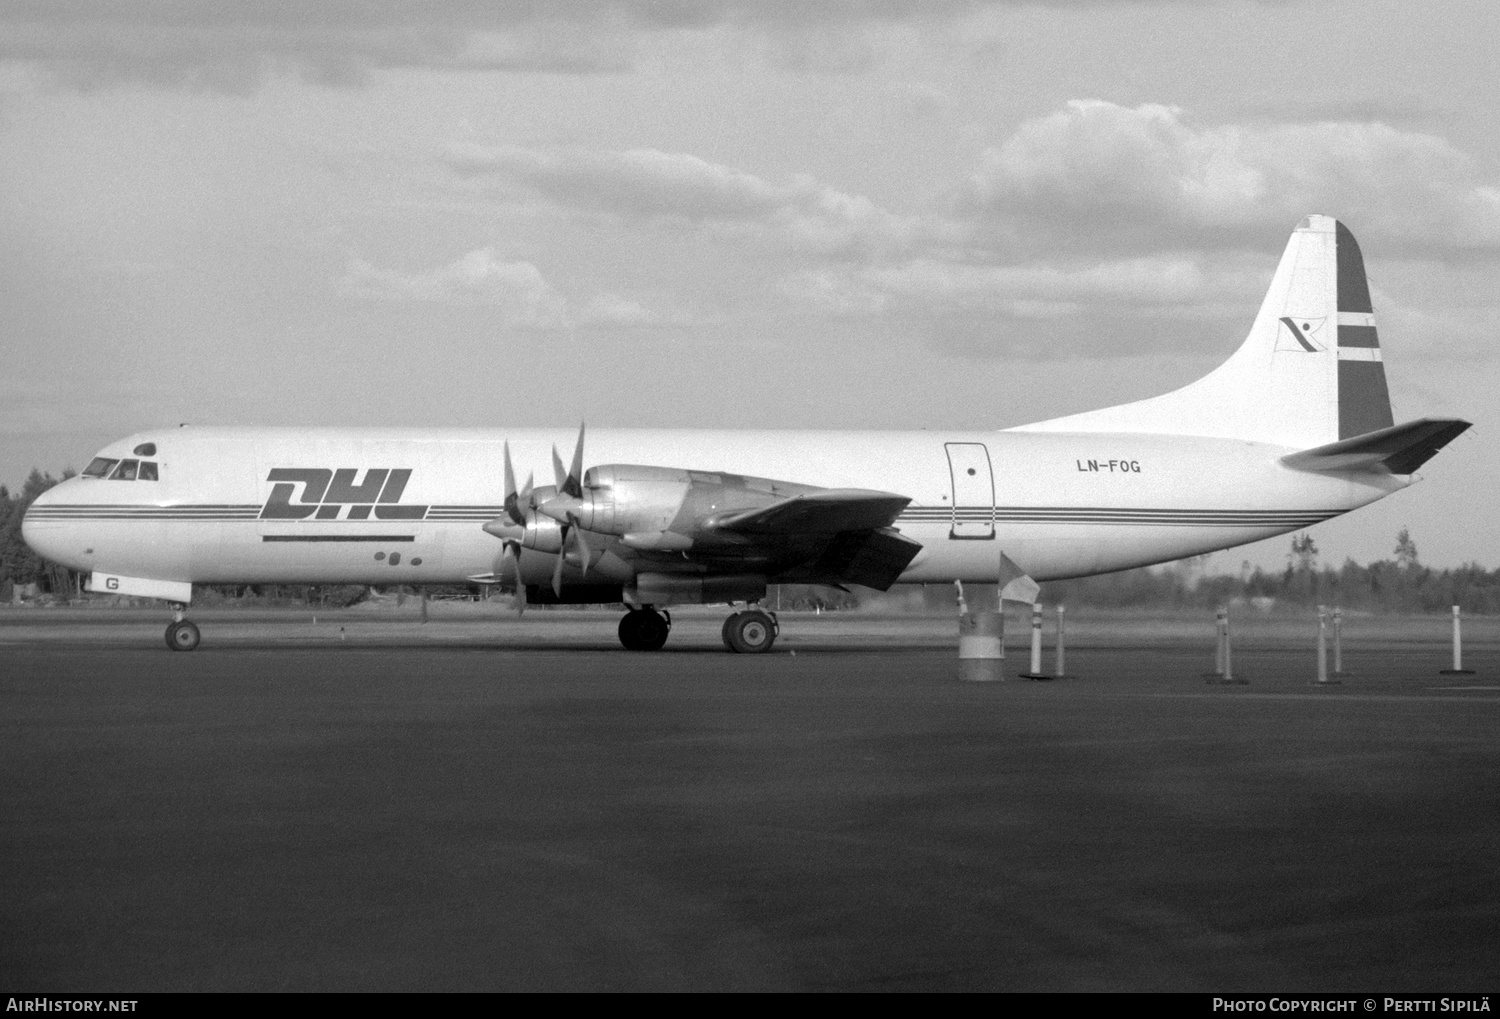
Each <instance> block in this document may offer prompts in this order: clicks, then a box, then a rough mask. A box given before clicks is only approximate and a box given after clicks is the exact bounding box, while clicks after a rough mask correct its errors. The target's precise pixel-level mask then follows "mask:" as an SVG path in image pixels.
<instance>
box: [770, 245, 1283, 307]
mask: <svg viewBox="0 0 1500 1019" xmlns="http://www.w3.org/2000/svg"><path fill="white" fill-rule="evenodd" d="M1270 276H1271V270H1270V268H1269V267H1262V268H1260V269H1256V268H1253V267H1250V266H1247V265H1244V264H1242V260H1241V259H1240V258H1239V257H1237V256H1230V257H1225V256H1219V257H1215V258H1212V259H1206V258H1205V257H1204V256H1201V255H1183V254H1177V255H1165V256H1152V257H1145V258H1132V259H1122V260H1115V261H1105V262H1095V263H1088V262H1082V263H1074V264H1056V263H1045V262H1044V263H1036V264H1021V265H972V264H964V263H952V262H943V261H939V260H935V259H925V258H924V259H914V260H912V261H909V262H905V263H902V264H898V265H883V266H864V267H851V268H825V269H821V270H816V271H811V272H805V273H800V274H795V275H792V276H789V277H787V278H786V279H785V280H784V281H783V284H782V286H783V292H784V294H785V295H786V296H788V297H789V298H792V299H794V300H798V301H801V302H803V303H805V304H807V305H809V306H812V307H814V308H818V309H820V310H823V311H825V312H831V313H834V314H840V315H850V314H854V315H857V314H887V313H889V314H898V315H914V314H915V315H944V314H950V313H965V314H968V313H975V312H990V313H994V314H998V315H1004V316H1009V317H1013V318H1023V319H1030V318H1057V317H1060V316H1064V315H1069V314H1075V313H1079V312H1082V311H1084V310H1087V309H1096V310H1100V311H1105V310H1109V309H1114V310H1116V311H1117V312H1119V313H1122V314H1158V315H1166V316H1171V317H1176V318H1182V317H1188V318H1191V317H1217V316H1219V315H1222V314H1224V313H1226V312H1230V313H1240V312H1243V311H1245V310H1246V309H1248V311H1249V312H1250V313H1252V314H1253V312H1254V306H1255V302H1256V301H1258V300H1259V298H1260V296H1261V294H1262V293H1263V292H1264V290H1265V287H1266V284H1267V283H1268V282H1269V280H1270Z"/></svg>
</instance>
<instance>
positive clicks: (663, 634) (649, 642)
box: [641, 609, 672, 651]
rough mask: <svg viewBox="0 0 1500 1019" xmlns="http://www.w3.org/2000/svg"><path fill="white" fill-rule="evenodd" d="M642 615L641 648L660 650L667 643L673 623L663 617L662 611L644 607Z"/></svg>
mask: <svg viewBox="0 0 1500 1019" xmlns="http://www.w3.org/2000/svg"><path fill="white" fill-rule="evenodd" d="M642 616H643V618H642V619H641V650H642V651H660V650H661V649H662V648H663V647H664V646H665V645H666V643H667V635H668V634H669V633H671V632H672V625H671V624H670V623H668V622H667V621H666V620H665V619H664V618H662V616H661V614H660V613H658V612H654V611H652V610H651V609H643V610H642Z"/></svg>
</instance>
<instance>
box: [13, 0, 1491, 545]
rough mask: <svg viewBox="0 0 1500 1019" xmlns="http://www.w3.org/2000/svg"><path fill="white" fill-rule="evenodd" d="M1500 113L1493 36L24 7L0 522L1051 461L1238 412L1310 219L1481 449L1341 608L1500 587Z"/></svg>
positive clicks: (17, 74) (948, 8)
mask: <svg viewBox="0 0 1500 1019" xmlns="http://www.w3.org/2000/svg"><path fill="white" fill-rule="evenodd" d="M1497 68H1500V5H1497V4H1493V3H1490V2H1488V0H1465V2H1458V0H1453V2H1442V0H1438V2H1434V3H1426V4H1413V3H1409V2H1395V0H1359V2H1353V0H1350V2H1334V0H1279V2H1261V3H1256V2H1244V0H1225V2H1222V3H1216V2H1192V0H1172V2H1168V0H1159V2H1158V0H1138V2H1110V0H1094V2H1088V0H1075V2H1067V0H1058V2H1052V3H1017V2H1009V0H995V2H983V0H950V2H944V0H870V2H860V0H821V2H817V3H803V2H797V0H704V2H701V3H690V2H686V0H673V2H660V3H653V2H647V0H613V2H611V0H601V2H598V3H585V2H581V0H548V2H546V3H541V2H522V0H435V2H434V0H429V2H424V3H421V4H417V3H407V2H397V0H346V2H338V3H334V2H328V3H317V4H308V3H304V2H301V0H296V2H294V0H255V2H249V0H208V2H202V0H139V2H124V0H11V2H8V3H5V4H3V5H0V314H3V318H0V358H3V365H4V374H3V376H0V483H6V484H9V485H10V486H11V487H12V488H15V487H18V486H19V484H20V483H21V481H22V480H24V478H25V476H26V474H27V473H28V472H29V471H30V469H31V468H32V467H33V466H37V467H41V468H42V469H44V470H47V471H50V472H53V473H58V472H59V471H60V470H61V469H62V468H64V467H68V466H71V467H73V468H75V469H76V468H81V467H82V466H83V465H85V464H86V463H87V462H88V460H89V459H90V457H91V456H92V455H93V453H94V451H95V450H96V449H97V448H99V447H100V446H102V445H104V444H105V443H107V442H109V441H111V440H112V439H116V438H119V437H122V436H124V435H126V434H128V433H131V432H134V431H138V430H141V429H145V428H151V427H159V426H162V425H168V424H175V423H177V422H191V423H193V424H199V425H203V424H281V423H290V424H306V425H339V424H348V425H472V426H504V425H516V426H521V425H558V426H562V425H574V424H576V423H577V422H578V421H580V420H586V421H587V422H588V424H589V425H590V426H591V427H609V426H665V427H678V426H680V427H714V428H722V427H786V428H833V427H840V428H842V427H855V428H930V429H942V428H952V429H987V428H1003V427H1008V426H1011V425H1017V424H1023V423H1026V422H1028V421H1035V420H1040V419H1043V418H1048V417H1055V416H1059V415H1062V414H1066V413H1073V412H1076V411H1080V410H1087V409H1090V408H1093V407H1098V406H1105V405H1109V404H1114V403H1121V402H1125V401H1127V400H1133V399H1139V398H1142V397H1146V396H1150V395H1154V394H1156V393H1159V392H1164V391H1166V390H1168V389H1172V388H1175V387H1177V386H1179V385H1182V384H1185V383H1187V382H1189V381H1191V380H1193V379H1194V378H1197V377H1198V376H1200V375H1202V374H1204V373H1206V372H1207V371H1208V370H1210V369H1211V368H1212V367H1214V366H1215V365H1216V364H1217V363H1219V362H1220V361H1222V360H1223V359H1224V358H1225V357H1226V356H1228V354H1229V353H1230V352H1232V351H1233V350H1234V348H1235V347H1237V346H1238V344H1239V343H1240V341H1241V340H1242V339H1243V338H1244V335H1245V333H1246V331H1247V330H1248V328H1249V325H1250V322H1251V320H1252V318H1253V317H1254V314H1255V311H1256V309H1257V308H1258V306H1259V303H1260V300H1261V298H1262V296H1263V294H1264V291H1265V287H1266V285H1267V284H1268V283H1269V281H1270V277H1271V273H1272V271H1273V270H1274V268H1275V265H1276V261H1277V259H1278V257H1279V255H1280V252H1281V249H1282V247H1283V246H1284V245H1285V243H1286V240H1287V237H1288V236H1289V234H1290V232H1291V230H1292V229H1293V228H1294V227H1295V226H1296V224H1297V223H1298V222H1299V221H1300V220H1301V219H1302V218H1303V217H1304V216H1306V215H1308V214H1310V213H1320V214H1326V215H1333V216H1337V217H1339V218H1340V219H1342V220H1343V221H1345V222H1346V223H1347V224H1348V225H1349V226H1350V228H1351V229H1352V230H1353V231H1354V233H1355V234H1356V236H1357V237H1358V238H1359V240H1360V243H1361V246H1362V248H1363V250H1364V254H1365V260H1366V265H1367V269H1368V272H1369V276H1370V281H1371V289H1372V295H1373V299H1374V302H1375V308H1376V313H1377V317H1378V321H1379V323H1380V331H1381V342H1382V347H1383V353H1384V357H1385V362H1386V366H1387V373H1388V376H1389V379H1390V386H1391V396H1392V403H1393V405H1394V412H1395V417H1396V420H1397V421H1402V420H1407V419H1410V418H1416V417H1421V416H1458V417H1463V418H1465V419H1467V420H1470V421H1473V422H1474V423H1475V427H1474V428H1473V429H1471V431H1470V432H1469V434H1467V435H1465V436H1463V437H1461V438H1460V439H1459V440H1458V441H1457V442H1456V443H1455V444H1454V445H1453V446H1451V447H1450V448H1449V449H1448V450H1446V451H1444V452H1443V453H1442V454H1441V455H1439V456H1438V457H1437V458H1436V459H1435V460H1433V461H1431V462H1430V463H1429V464H1428V465H1427V467H1426V468H1425V469H1424V470H1423V472H1422V473H1423V477H1424V480H1423V482H1422V483H1421V484H1419V485H1417V486H1414V487H1413V488H1412V489H1410V490H1408V491H1405V492H1402V493H1400V494H1398V495H1396V496H1393V497H1391V498H1389V499H1386V500H1384V501H1382V502H1381V503H1377V504H1376V505H1374V506H1372V507H1368V508H1366V509H1364V510H1361V511H1358V512H1356V513H1354V514H1352V515H1350V516H1348V517H1345V518H1342V519H1340V520H1337V521H1332V522H1329V523H1327V524H1323V525H1320V526H1319V527H1317V528H1315V529H1314V530H1313V532H1312V534H1313V536H1314V539H1315V540H1316V541H1317V543H1318V545H1319V548H1320V550H1321V552H1322V556H1323V562H1325V563H1331V564H1334V565H1337V564H1338V563H1341V562H1342V561H1343V560H1344V559H1345V558H1346V557H1352V558H1354V559H1356V560H1358V561H1361V562H1366V561H1370V560H1374V559H1380V558H1388V557H1390V555H1391V553H1392V550H1393V548H1394V545H1395V535H1396V532H1397V531H1398V530H1399V529H1400V528H1402V527H1403V526H1405V527H1408V528H1409V529H1410V532H1411V534H1412V537H1413V538H1414V539H1415V541H1416V543H1417V547H1418V549H1419V552H1420V553H1421V556H1422V559H1423V561H1424V562H1426V563H1428V564H1429V565H1433V566H1453V565H1458V564H1461V563H1466V562H1470V561H1475V562H1478V563H1480V564H1481V565H1484V566H1486V567H1488V568H1495V567H1500V548H1497V541H1496V539H1497V537H1500V467H1497V465H1496V462H1495V458H1494V457H1493V456H1490V455H1488V450H1489V449H1490V446H1489V436H1490V435H1492V434H1500V405H1497V401H1496V400H1495V398H1494V393H1495V392H1496V389H1497V383H1500V362H1497V354H1496V347H1495V343H1494V338H1495V337H1496V336H1497V335H1500V287H1497V286H1496V283H1497V279H1500V273H1497V269H1500V132H1497V131H1495V130H1494V118H1495V104H1496V97H1497V96H1500V71H1497ZM697 466H702V465H697ZM797 480H807V481H813V482H814V483H815V482H816V479H797ZM1017 483H1018V484H1024V479H1020V480H1018V482H1017ZM1206 483H1212V479H1207V481H1206ZM1287 549H1288V539H1286V538H1284V537H1283V538H1277V539H1273V540H1272V541H1269V542H1263V543H1259V544H1257V545H1255V546H1248V547H1246V548H1244V549H1238V550H1231V551H1227V552H1223V553H1218V554H1217V555H1216V556H1215V558H1214V560H1213V561H1212V562H1211V564H1210V568H1211V569H1221V570H1227V569H1237V568H1238V567H1239V565H1240V563H1241V562H1242V561H1246V560H1248V561H1250V562H1252V563H1253V564H1255V565H1262V566H1266V567H1268V568H1272V567H1276V566H1279V565H1282V564H1284V562H1285V559H1286V552H1287Z"/></svg>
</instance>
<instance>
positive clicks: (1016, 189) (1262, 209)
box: [963, 100, 1500, 249]
mask: <svg viewBox="0 0 1500 1019" xmlns="http://www.w3.org/2000/svg"><path fill="white" fill-rule="evenodd" d="M965 197H966V201H965V202H964V203H963V204H964V208H965V210H966V211H967V212H968V214H969V215H970V216H972V217H974V218H975V220H976V221H978V222H979V223H981V224H984V225H985V226H987V227H988V228H989V229H990V230H991V231H992V234H993V236H997V237H1007V238H1010V239H1012V241H1014V240H1015V239H1028V238H1033V237H1034V236H1035V235H1037V234H1040V235H1042V236H1045V237H1050V238H1053V239H1056V240H1057V241H1058V243H1062V242H1063V239H1066V238H1073V239H1075V240H1076V241H1077V243H1089V242H1090V241H1092V242H1094V243H1097V244H1107V245H1111V246H1116V245H1119V244H1122V243H1123V244H1135V245H1151V244H1175V243H1180V242H1181V239H1182V238H1183V237H1185V236H1191V237H1195V238H1198V239H1199V240H1200V241H1201V242H1203V243H1205V244H1220V245H1234V244H1243V243H1246V242H1247V241H1248V240H1250V239H1251V238H1265V237H1268V236H1273V235H1276V234H1280V233H1284V232H1288V231H1290V229H1291V227H1292V226H1294V225H1295V224H1296V223H1297V222H1298V221H1299V220H1300V219H1301V218H1302V217H1303V216H1305V215H1307V214H1309V213H1312V212H1318V213H1326V214H1329V215H1334V216H1338V217H1339V218H1341V219H1343V220H1345V221H1346V222H1347V223H1349V224H1350V226H1351V228H1352V229H1354V230H1355V231H1356V233H1359V234H1361V235H1369V236H1374V237H1379V238H1380V239H1382V240H1386V241H1404V242H1407V243H1414V244H1419V245H1424V246H1431V247H1436V248H1447V249H1474V248H1500V188H1497V187H1496V186H1495V184H1494V183H1493V182H1491V181H1488V180H1486V179H1484V177H1483V174H1482V171H1481V168H1480V167H1479V165H1478V164H1477V163H1476V161H1475V160H1474V159H1473V158H1472V157H1470V156H1468V155H1467V154H1465V153H1463V152H1461V151H1460V150H1458V149H1456V148H1454V147H1453V146H1452V145H1451V144H1450V143H1449V142H1447V141H1446V140H1444V139H1442V138H1438V137H1435V136H1432V135H1428V134H1422V133H1418V132H1414V131H1403V130H1399V129H1397V128H1394V127H1391V126H1388V125H1386V124H1383V123H1379V122H1363V123H1354V122H1350V123H1339V122H1324V123H1281V124H1277V123H1247V124H1221V125H1198V124H1195V123H1193V122H1192V121H1191V120H1190V119H1189V118H1188V117H1187V116H1186V115H1185V114H1184V112H1183V111H1182V110H1180V109H1178V108H1176V107H1172V106H1161V105H1154V104H1146V105H1142V106H1138V107H1135V108H1129V107H1124V106H1118V105H1115V104H1114V103H1108V102H1103V101H1099V100H1075V101H1073V102H1070V103H1068V104H1067V107H1066V108H1065V109H1063V110H1061V111H1058V112H1056V113H1053V114H1051V115H1049V116H1045V117H1040V118H1036V119H1033V120H1029V121H1027V122H1025V123H1023V124H1022V125H1021V126H1020V127H1019V128H1018V129H1017V130H1016V131H1015V132H1014V133H1013V134H1012V135H1011V136H1010V137H1009V138H1008V139H1006V140H1005V142H1004V143H1002V144H1001V145H999V146H996V147H994V148H992V149H989V150H988V151H986V152H985V153H984V155H983V158H982V160H981V165H980V166H979V168H978V169H977V170H976V171H975V172H974V173H973V174H972V175H971V177H970V179H969V181H968V186H967V191H966V196H965Z"/></svg>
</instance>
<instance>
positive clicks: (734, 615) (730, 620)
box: [719, 612, 743, 651]
mask: <svg viewBox="0 0 1500 1019" xmlns="http://www.w3.org/2000/svg"><path fill="white" fill-rule="evenodd" d="M741 615H743V613H740V612H731V613H730V614H729V616H728V618H726V619H725V620H724V627H723V629H722V630H720V632H719V633H720V636H722V637H723V638H724V646H725V647H727V648H728V649H729V650H731V651H733V650H734V644H733V642H732V641H730V639H729V627H730V626H731V625H733V623H734V621H735V620H736V619H738V618H740V616H741Z"/></svg>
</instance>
